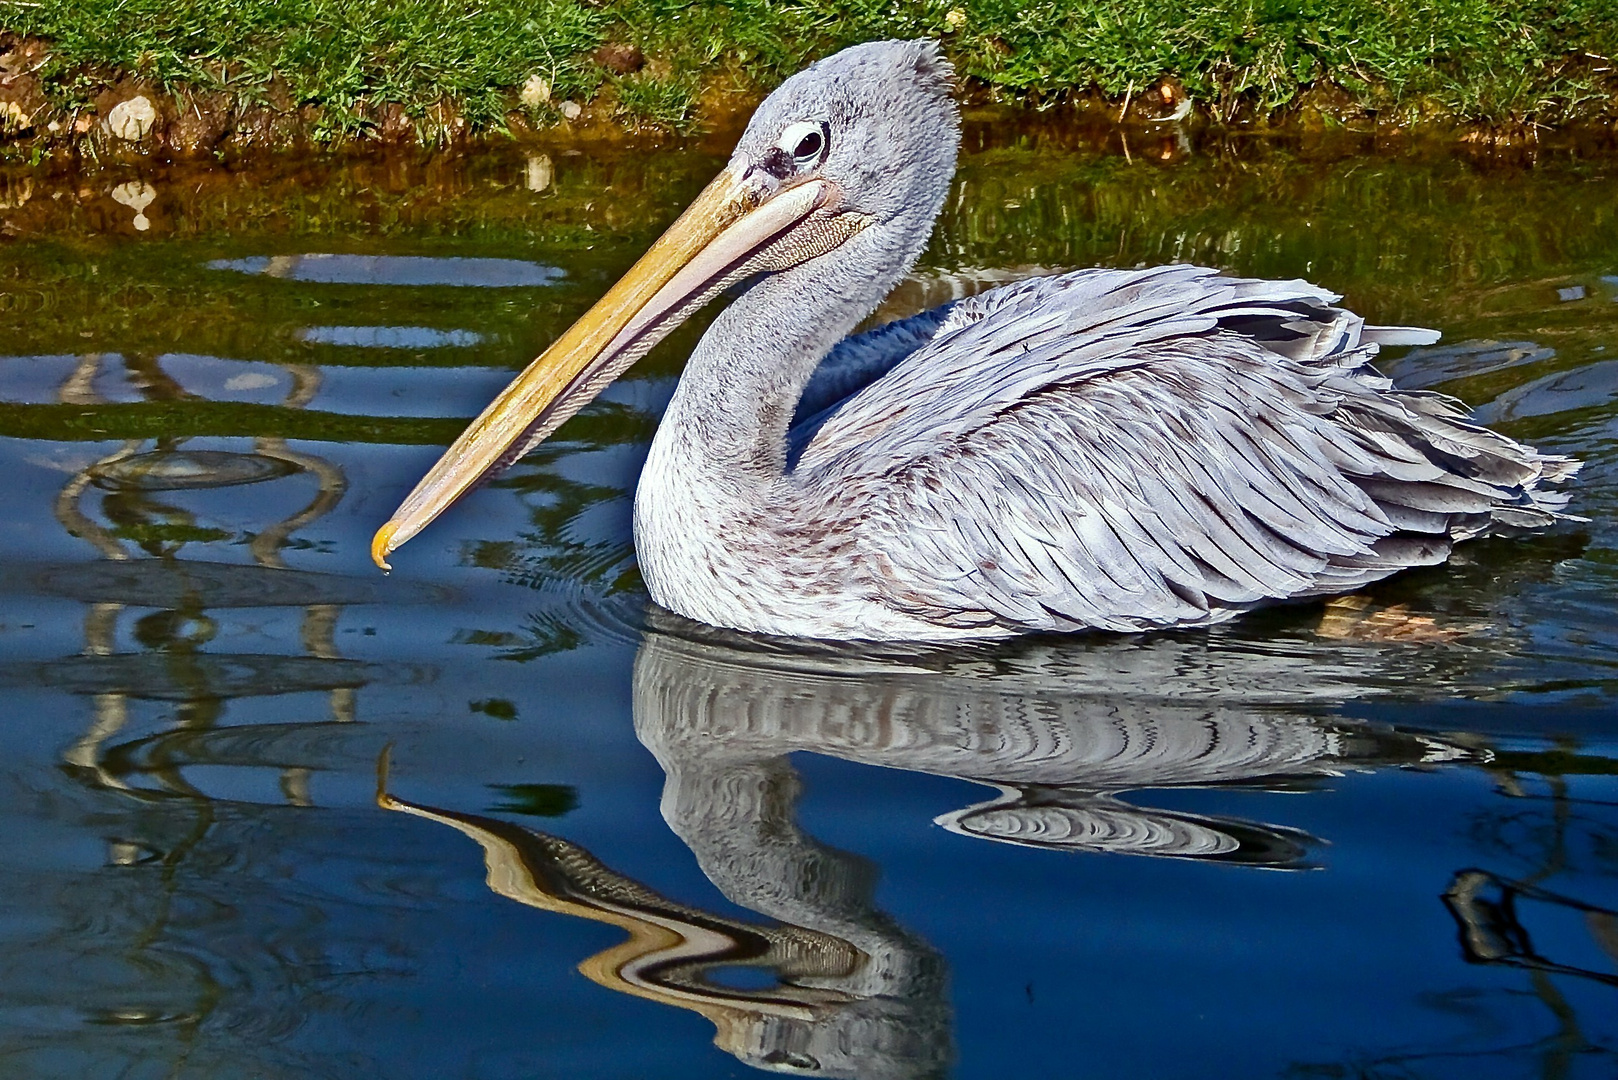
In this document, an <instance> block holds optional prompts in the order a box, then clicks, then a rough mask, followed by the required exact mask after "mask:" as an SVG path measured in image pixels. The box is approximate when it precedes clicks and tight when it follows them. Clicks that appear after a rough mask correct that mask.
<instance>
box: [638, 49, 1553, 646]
mask: <svg viewBox="0 0 1618 1080" xmlns="http://www.w3.org/2000/svg"><path fill="white" fill-rule="evenodd" d="M948 79H949V70H948V65H947V64H945V63H944V61H943V60H942V59H941V58H940V57H939V56H938V53H937V50H936V48H935V47H933V46H932V45H930V44H928V43H918V42H884V43H876V44H871V45H864V46H857V47H855V48H854V49H850V50H847V51H845V52H843V53H840V54H838V55H837V56H834V57H831V58H828V59H827V60H824V61H822V62H820V63H819V64H817V65H816V66H815V67H813V68H810V69H809V70H808V71H805V72H802V73H800V74H799V75H796V76H794V77H793V78H791V79H789V80H788V81H787V82H786V83H785V84H784V85H783V86H782V87H781V89H780V90H778V91H777V92H776V93H775V94H772V95H771V96H770V98H769V99H768V100H767V101H766V102H765V103H764V105H763V106H761V107H760V110H759V112H758V114H757V115H756V116H755V117H754V119H753V121H752V122H751V123H750V124H749V126H748V130H747V132H746V133H745V134H744V135H743V137H742V140H741V142H740V144H739V145H738V147H737V150H736V153H735V155H734V157H733V159H732V162H731V165H730V166H729V167H730V168H731V169H732V170H733V171H734V172H736V173H738V174H740V173H742V172H745V171H746V170H748V169H750V168H753V167H754V163H756V162H758V161H762V160H764V158H765V156H767V155H769V154H771V153H779V152H780V151H779V150H774V149H772V148H774V147H775V146H776V144H777V143H778V142H779V141H780V140H781V138H782V137H783V136H782V133H783V132H784V131H787V130H788V129H793V130H796V129H795V128H794V127H793V125H795V124H801V123H804V122H812V123H817V124H823V125H824V130H825V131H826V132H827V136H828V141H829V146H830V150H829V151H828V153H827V156H826V158H825V160H824V162H823V163H822V164H819V165H816V166H814V167H813V169H812V170H811V172H812V174H813V178H814V179H815V180H816V182H820V183H826V184H832V185H835V187H836V191H837V192H838V195H837V199H838V203H837V208H838V211H839V212H846V213H853V214H858V215H860V216H861V217H860V220H861V221H862V222H863V223H864V224H862V225H861V227H860V228H859V229H857V230H854V231H851V232H850V233H849V234H848V237H849V238H848V239H847V240H846V242H842V243H841V244H840V245H839V246H836V247H833V248H831V249H830V250H827V251H826V252H825V254H823V255H820V256H817V257H815V258H813V259H810V260H809V261H807V262H804V263H802V264H799V265H794V266H791V267H788V268H785V269H782V270H779V271H777V272H775V273H773V274H769V275H766V276H763V277H761V278H759V279H757V280H754V281H751V282H749V283H747V285H746V287H745V288H744V289H743V290H742V292H741V293H740V295H739V296H738V297H737V298H736V300H735V302H734V303H733V304H732V305H731V306H730V308H728V309H727V310H726V311H724V312H722V313H721V314H720V315H719V316H718V317H717V318H716V320H715V321H714V323H713V325H712V327H710V329H709V331H708V333H707V334H706V335H705V336H704V338H703V340H702V342H701V343H700V344H699V345H698V347H697V349H696V351H695V352H694V353H693V355H692V357H691V361H690V363H689V365H688V366H687V369H686V373H685V375H684V377H683V378H682V380H681V383H680V386H679V388H678V389H677V391H676V393H675V395H674V399H673V401H671V403H670V406H669V411H668V414H667V415H666V417H665V419H664V422H663V425H662V426H661V427H660V429H659V431H658V435H657V438H656V439H655V440H654V442H653V445H652V449H651V453H650V455H649V457H648V460H647V465H646V471H645V473H644V474H643V477H642V481H641V487H640V490H639V493H638V495H637V499H636V511H635V523H636V524H635V528H636V542H637V547H638V550H639V554H640V562H641V569H642V574H643V576H644V578H645V580H646V583H647V587H648V589H649V590H650V592H651V594H652V596H653V598H654V599H655V600H657V601H658V602H659V603H661V604H663V605H665V606H666V607H669V608H672V609H674V610H676V611H678V612H680V613H681V614H684V615H687V616H690V617H692V618H695V619H699V620H702V621H705V622H710V623H717V624H720V625H724V626H728V627H732V628H735V629H741V630H751V631H764V632H769V633H776V634H788V635H803V636H816V637H831V638H884V639H895V638H911V639H931V640H947V639H961V638H977V637H985V636H997V635H1007V634H1015V633H1023V632H1028V631H1050V630H1075V629H1082V628H1103V629H1108V630H1118V631H1138V630H1148V629H1153V628H1159V627H1169V626H1195V625H1206V624H1209V623H1215V622H1219V621H1221V620H1223V619H1227V618H1230V617H1232V616H1234V615H1237V614H1239V613H1241V612H1243V611H1246V610H1248V609H1250V608H1253V607H1255V606H1258V605H1261V604H1267V603H1274V602H1277V601H1281V600H1286V599H1290V598H1295V597H1307V596H1318V595H1323V594H1329V593H1334V592H1342V591H1346V590H1350V589H1354V588H1359V587H1360V586H1363V585H1365V584H1367V583H1369V582H1372V581H1375V580H1377V579H1379V578H1382V577H1386V576H1387V575H1389V574H1393V573H1396V572H1398V571H1399V570H1400V569H1402V568H1404V567H1408V566H1420V565H1428V564H1431V563H1434V562H1438V561H1441V560H1442V559H1444V558H1445V557H1446V556H1447V555H1448V553H1449V550H1450V547H1451V545H1452V544H1453V543H1455V542H1457V541H1460V540H1465V539H1470V538H1472V537H1477V536H1483V535H1488V534H1489V533H1491V532H1495V531H1501V530H1514V529H1522V528H1537V527H1541V526H1543V525H1548V524H1550V523H1552V522H1555V521H1557V520H1559V519H1560V518H1562V517H1564V516H1565V515H1564V514H1563V511H1564V509H1565V507H1566V505H1567V497H1566V495H1565V494H1562V493H1560V492H1557V491H1555V490H1552V489H1550V487H1549V486H1548V485H1550V484H1553V483H1555V482H1557V481H1560V480H1563V479H1566V478H1567V477H1569V476H1571V475H1572V474H1573V473H1574V472H1575V471H1576V470H1577V468H1578V463H1577V462H1576V461H1573V460H1571V459H1569V458H1565V457H1560V456H1556V455H1549V454H1542V453H1540V452H1538V451H1536V450H1534V449H1533V448H1531V447H1527V446H1524V445H1522V444H1520V443H1517V442H1515V441H1513V440H1512V439H1509V438H1507V437H1505V436H1503V435H1500V434H1498V433H1496V432H1492V431H1489V430H1488V429H1486V428H1483V427H1479V426H1477V425H1476V424H1474V423H1472V422H1471V420H1470V419H1469V414H1468V412H1467V410H1466V409H1465V407H1464V406H1462V405H1461V404H1460V403H1459V402H1456V401H1455V400H1454V399H1452V398H1447V397H1444V396H1442V395H1439V394H1434V393H1431V392H1427V391H1408V392H1407V391H1400V390H1398V389H1397V388H1396V387H1394V385H1393V384H1392V383H1391V382H1390V381H1389V380H1388V379H1387V378H1385V377H1384V376H1383V375H1382V374H1380V373H1379V372H1378V371H1377V370H1376V369H1375V368H1374V367H1372V366H1371V365H1372V362H1373V360H1374V358H1375V357H1376V355H1377V352H1378V350H1379V349H1380V348H1381V347H1382V346H1384V345H1412V344H1429V343H1431V342H1433V341H1435V340H1437V336H1438V335H1437V334H1436V333H1434V332H1433V331H1430V330H1423V329H1419V328H1412V327H1397V326H1392V327H1390V326H1367V325H1366V324H1365V321H1364V320H1363V319H1362V318H1361V317H1360V316H1358V315H1356V314H1354V313H1353V312H1351V311H1348V310H1347V309H1345V308H1342V307H1339V306H1338V299H1339V298H1338V297H1337V296H1336V295H1335V294H1333V293H1331V292H1328V291H1326V290H1324V289H1322V288H1320V287H1318V286H1315V285H1311V284H1309V283H1307V282H1303V281H1261V280H1252V279H1243V278H1234V277H1227V276H1224V275H1222V274H1220V273H1219V272H1218V271H1216V270H1213V269H1210V268H1206V267H1197V266H1186V265H1173V266H1162V267H1156V268H1152V269H1137V270H1115V269H1098V270H1081V271H1077V272H1073V273H1067V274H1059V275H1055V276H1048V277H1039V278H1033V279H1030V280H1027V281H1021V282H1017V283H1015V284H1010V285H1004V286H1001V287H999V288H995V289H992V290H990V291H988V292H984V293H981V294H979V295H976V296H972V297H968V298H965V299H960V300H954V301H952V302H950V303H947V304H945V305H944V306H942V307H939V308H936V309H934V310H932V311H929V312H926V313H924V314H921V315H918V316H915V317H913V318H911V319H907V320H904V321H902V322H898V323H894V324H891V325H889V326H887V327H883V328H880V329H877V330H874V331H870V332H867V333H864V334H860V335H857V336H853V337H845V335H847V334H849V332H850V331H851V330H852V329H853V328H854V327H855V326H856V325H858V324H859V322H860V321H861V320H862V319H864V318H865V317H866V316H867V315H868V314H869V313H870V312H871V311H872V309H873V308H874V307H875V305H876V304H877V303H878V301H880V299H881V298H882V297H883V296H885V295H886V294H887V293H888V291H889V290H891V289H892V288H893V287H894V286H895V285H896V284H898V283H899V281H900V280H901V279H902V278H903V277H904V275H905V274H906V273H907V272H908V270H909V269H910V267H911V266H912V264H913V263H914V261H915V259H916V257H917V256H918V255H919V254H920V252H921V250H922V247H923V245H924V243H925V240H926V237H927V233H928V230H929V229H930V227H931V223H932V220H933V218H934V217H935V216H936V214H937V212H938V210H939V208H940V207H941V206H942V204H943V201H944V198H945V196H946V194H947V192H948V189H949V178H950V174H951V172H952V170H953V167H954V155H955V147H956V143H957V139H958V121H957V118H956V116H955V111H954V107H953V105H952V104H951V103H950V101H949V98H948V94H947V89H948Z"/></svg>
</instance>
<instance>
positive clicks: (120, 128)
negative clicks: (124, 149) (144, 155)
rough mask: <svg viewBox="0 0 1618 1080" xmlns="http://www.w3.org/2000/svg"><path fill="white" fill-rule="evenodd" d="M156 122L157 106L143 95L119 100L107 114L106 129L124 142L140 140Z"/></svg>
mask: <svg viewBox="0 0 1618 1080" xmlns="http://www.w3.org/2000/svg"><path fill="white" fill-rule="evenodd" d="M155 123H157V107H156V106H155V105H153V104H152V99H151V98H149V97H146V96H145V95H136V96H135V97H132V98H130V99H129V100H128V101H120V102H119V103H118V104H116V105H114V106H113V107H112V111H111V112H109V113H108V114H107V130H108V131H110V132H112V134H113V135H115V136H117V137H118V138H120V139H123V140H124V141H125V142H140V141H141V140H142V139H144V138H146V136H147V134H149V133H150V132H151V130H152V125H153V124H155Z"/></svg>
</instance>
